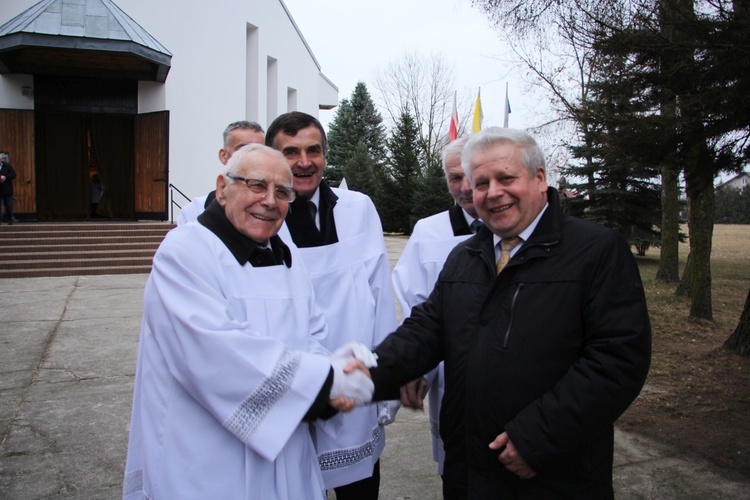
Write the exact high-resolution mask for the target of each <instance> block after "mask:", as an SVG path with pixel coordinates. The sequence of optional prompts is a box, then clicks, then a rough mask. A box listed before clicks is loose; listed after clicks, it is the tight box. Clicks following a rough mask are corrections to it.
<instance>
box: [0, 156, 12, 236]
mask: <svg viewBox="0 0 750 500" xmlns="http://www.w3.org/2000/svg"><path fill="white" fill-rule="evenodd" d="M15 178H16V171H15V170H13V167H12V166H11V165H10V163H9V162H8V153H7V152H6V151H0V202H2V205H3V207H5V208H4V210H5V214H4V215H5V217H6V218H7V219H8V224H10V225H13V179H15ZM0 220H2V218H1V217H0Z"/></svg>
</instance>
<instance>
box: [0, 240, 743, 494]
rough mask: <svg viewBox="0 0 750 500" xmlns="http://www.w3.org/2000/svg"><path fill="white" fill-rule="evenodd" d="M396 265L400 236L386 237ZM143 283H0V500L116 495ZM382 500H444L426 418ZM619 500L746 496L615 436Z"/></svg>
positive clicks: (398, 442) (408, 434)
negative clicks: (630, 499)
mask: <svg viewBox="0 0 750 500" xmlns="http://www.w3.org/2000/svg"><path fill="white" fill-rule="evenodd" d="M387 240H388V241H387V244H388V247H389V252H390V254H391V256H392V262H395V259H396V258H397V257H398V255H399V254H400V251H401V250H402V249H403V244H404V243H405V241H406V240H405V239H404V238H388V239H387ZM147 277H148V276H147V275H120V276H84V277H60V278H28V279H3V280H0V304H2V307H1V308H0V310H1V311H2V313H1V315H0V433H1V434H0V498H2V499H41V498H51V497H55V498H85V499H112V498H118V497H120V496H121V485H122V475H123V470H124V465H125V454H126V447H127V437H128V422H129V419H130V405H131V399H132V390H133V380H134V373H135V360H136V351H137V346H138V335H139V328H140V319H141V311H142V304H141V300H142V294H143V287H144V285H145V283H146V279H147ZM386 434H387V445H386V451H385V454H384V456H383V458H382V461H381V468H382V486H381V498H383V499H435V498H440V480H439V478H438V477H437V476H436V475H435V471H436V466H435V464H434V462H433V461H432V459H431V451H430V443H429V426H428V423H427V416H426V414H425V413H421V412H412V411H404V410H402V411H401V412H399V415H398V418H397V421H396V422H395V423H394V424H392V425H391V426H389V428H388V429H387V431H386ZM615 484H616V494H617V497H618V498H628V499H629V498H643V499H667V498H679V499H691V498H695V499H698V498H701V499H704V498H732V499H737V498H750V478H748V477H741V476H737V475H734V476H733V475H730V474H728V473H727V472H726V471H722V470H720V469H718V468H716V467H714V466H712V465H710V464H708V463H706V462H704V461H702V460H700V459H696V458H695V457H687V456H684V455H682V454H681V453H679V452H677V451H676V450H673V449H670V448H669V447H666V446H663V445H661V444H659V443H656V442H653V441H650V440H648V439H645V438H643V437H640V436H638V435H634V434H625V433H622V432H618V433H617V442H616V456H615Z"/></svg>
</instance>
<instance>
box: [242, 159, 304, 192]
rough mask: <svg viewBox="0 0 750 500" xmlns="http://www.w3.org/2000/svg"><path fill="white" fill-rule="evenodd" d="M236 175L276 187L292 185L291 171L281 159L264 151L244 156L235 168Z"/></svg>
mask: <svg viewBox="0 0 750 500" xmlns="http://www.w3.org/2000/svg"><path fill="white" fill-rule="evenodd" d="M237 175H240V176H242V177H246V178H248V179H259V180H264V181H266V182H273V183H275V184H278V185H283V186H291V185H292V170H291V169H290V168H289V164H288V163H287V162H286V161H285V160H284V158H283V157H280V156H276V155H272V154H268V153H267V152H265V151H252V152H250V153H248V154H246V155H245V156H244V157H243V158H242V159H241V161H240V164H239V165H238V166H237Z"/></svg>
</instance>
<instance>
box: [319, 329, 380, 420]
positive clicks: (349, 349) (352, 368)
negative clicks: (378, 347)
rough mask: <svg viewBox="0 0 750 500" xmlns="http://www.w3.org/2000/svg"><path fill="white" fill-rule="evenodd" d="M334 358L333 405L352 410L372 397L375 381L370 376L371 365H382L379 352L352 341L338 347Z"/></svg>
mask: <svg viewBox="0 0 750 500" xmlns="http://www.w3.org/2000/svg"><path fill="white" fill-rule="evenodd" d="M330 361H331V366H332V367H333V386H332V387H331V395H330V401H329V403H330V405H331V406H333V407H334V408H336V409H337V410H339V411H342V412H350V411H352V410H353V409H354V408H355V407H356V406H363V405H365V404H367V403H369V402H370V401H372V395H373V393H374V392H375V385H374V384H373V383H372V380H371V379H370V370H369V368H372V367H373V366H377V365H378V362H377V356H375V354H373V353H372V352H371V351H370V350H369V349H368V348H367V347H366V346H364V345H363V344H360V343H358V342H350V343H348V344H346V345H344V346H343V347H340V348H339V349H337V350H336V351H334V353H333V355H332V356H331V357H330Z"/></svg>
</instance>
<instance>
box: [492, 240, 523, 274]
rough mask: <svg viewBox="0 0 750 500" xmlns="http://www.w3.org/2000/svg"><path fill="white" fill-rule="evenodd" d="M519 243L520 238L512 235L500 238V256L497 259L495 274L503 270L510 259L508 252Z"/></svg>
mask: <svg viewBox="0 0 750 500" xmlns="http://www.w3.org/2000/svg"><path fill="white" fill-rule="evenodd" d="M519 243H521V238H519V237H518V236H513V237H512V238H503V239H502V240H500V258H499V259H497V274H500V271H502V270H503V268H504V267H505V265H506V264H507V263H508V261H509V260H510V252H511V251H512V250H513V248H515V246H516V245H518V244H519Z"/></svg>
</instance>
